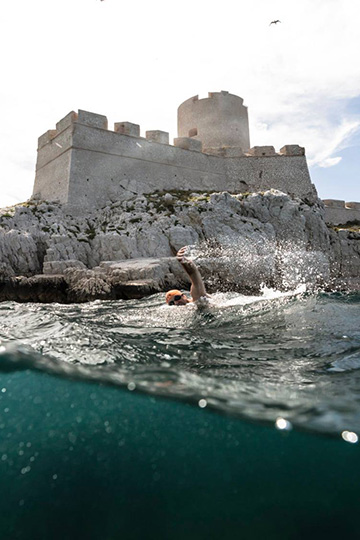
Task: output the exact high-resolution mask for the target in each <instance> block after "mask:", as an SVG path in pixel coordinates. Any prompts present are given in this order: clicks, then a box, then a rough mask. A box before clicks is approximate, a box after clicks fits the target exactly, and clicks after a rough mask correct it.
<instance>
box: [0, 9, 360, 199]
mask: <svg viewBox="0 0 360 540" xmlns="http://www.w3.org/2000/svg"><path fill="white" fill-rule="evenodd" d="M273 20H280V21H281V22H279V23H278V24H276V25H275V24H270V22H271V21H273ZM359 21H360V2H359V1H358V0H301V1H294V0H251V1H248V2H245V1H243V0H234V1H233V0H222V2H215V1H214V0H206V1H205V0H182V2H181V3H179V2H171V1H169V0H151V1H149V0H132V1H129V0H103V1H101V0H8V1H7V2H5V3H3V5H2V14H1V19H0V46H1V51H2V55H1V56H2V60H1V74H2V77H1V80H2V83H1V85H0V107H1V110H0V118H1V129H0V149H1V151H0V165H1V167H0V207H4V206H7V205H11V204H15V203H18V202H23V201H25V200H27V199H28V198H29V197H30V196H31V193H32V189H33V183H34V177H35V164H36V152H37V139H38V137H39V136H40V135H41V134H43V133H44V132H45V131H47V130H48V129H54V128H55V124H56V122H58V121H59V120H60V119H61V118H63V117H64V116H65V115H66V114H67V113H68V112H70V111H72V110H74V111H77V110H78V109H83V110H87V111H90V112H95V113H99V114H104V115H105V116H107V118H108V120H109V129H112V126H113V124H114V122H121V121H129V122H133V123H136V124H140V127H141V135H142V136H145V131H147V130H157V129H159V130H163V131H168V132H170V141H172V139H173V138H174V137H176V136H177V133H176V114H177V107H178V106H179V105H180V104H181V103H182V102H183V101H185V100H186V99H188V98H189V97H191V96H194V95H199V98H202V97H207V94H208V92H219V91H221V90H227V91H229V92H230V93H232V94H236V95H238V96H241V97H242V98H244V104H245V105H246V106H247V107H248V111H249V123H250V142H251V146H261V145H272V146H274V147H275V150H276V151H279V149H280V148H281V147H282V146H284V145H285V144H300V145H301V146H304V147H305V149H306V155H307V159H308V164H309V168H310V174H311V178H312V181H313V182H314V184H315V186H316V188H317V190H318V193H319V196H320V197H321V198H324V199H327V198H330V199H343V200H345V201H360V62H359V58H358V55H359V53H358V51H359V50H360V32H359V28H358V25H359Z"/></svg>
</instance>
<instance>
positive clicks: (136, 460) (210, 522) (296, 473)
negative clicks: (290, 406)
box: [0, 370, 360, 540]
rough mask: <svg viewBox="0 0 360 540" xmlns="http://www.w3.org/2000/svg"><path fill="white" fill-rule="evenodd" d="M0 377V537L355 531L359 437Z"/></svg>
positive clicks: (49, 380) (37, 376) (92, 387)
mask: <svg viewBox="0 0 360 540" xmlns="http://www.w3.org/2000/svg"><path fill="white" fill-rule="evenodd" d="M0 385H1V387H2V388H6V393H5V394H3V396H6V397H3V399H2V404H1V405H2V407H3V405H5V404H6V408H7V409H8V412H7V413H5V418H4V417H3V418H2V424H1V434H2V436H1V443H0V459H1V462H0V470H1V488H2V489H1V491H2V497H1V499H2V502H1V510H2V511H1V516H2V517H1V522H0V537H1V538H9V539H10V538H14V539H34V540H35V539H38V540H43V539H44V540H45V539H50V538H51V539H58V538H59V539H60V538H67V539H75V538H86V539H103V540H115V539H119V538H126V539H138V538H160V539H168V538H172V539H183V538H190V539H205V538H214V539H215V538H229V539H230V538H249V539H257V538H267V539H278V538H284V539H285V538H291V539H297V538H299V539H300V538H303V537H304V536H307V537H310V538H335V537H338V536H339V535H351V536H354V535H356V534H357V531H358V518H357V513H358V504H359V475H360V463H359V449H358V446H357V445H350V444H346V443H344V442H343V441H341V440H335V439H333V438H327V437H324V436H316V435H311V434H306V433H299V432H296V431H294V430H293V431H290V432H280V431H278V430H276V429H273V428H269V427H265V426H260V425H253V424H250V423H246V422H243V421H240V420H238V419H233V418H230V417H227V416H223V415H219V414H216V413H213V412H209V411H207V410H206V409H205V410H204V409H200V408H196V407H193V406H191V405H189V404H184V403H180V402H175V401H167V400H164V399H162V398H155V397H151V396H147V395H141V394H136V393H133V392H129V391H126V390H119V389H118V388H109V387H106V386H101V385H97V384H87V383H84V382H71V383H69V382H67V381H65V380H61V379H58V378H54V377H51V376H50V375H47V374H44V373H34V372H31V371H27V370H26V371H24V372H16V373H8V374H2V375H1V379H0ZM30 445H31V446H30ZM22 452H23V453H22ZM4 456H6V458H5V459H4ZM32 458H34V459H32Z"/></svg>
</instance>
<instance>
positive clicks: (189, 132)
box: [178, 90, 250, 153]
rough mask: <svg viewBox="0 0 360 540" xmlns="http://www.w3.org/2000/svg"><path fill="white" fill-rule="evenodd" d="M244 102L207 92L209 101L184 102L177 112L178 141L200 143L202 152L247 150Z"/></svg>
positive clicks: (246, 122)
mask: <svg viewBox="0 0 360 540" xmlns="http://www.w3.org/2000/svg"><path fill="white" fill-rule="evenodd" d="M243 102H244V100H243V99H242V98H241V97H239V96H234V95H233V94H229V92H225V91H224V90H223V91H221V92H209V94H208V97H207V98H205V99H199V96H194V97H192V98H190V99H187V100H186V101H184V103H182V104H181V105H180V107H179V108H178V137H193V138H194V139H198V140H200V141H201V142H202V145H203V151H205V152H207V153H212V149H213V150H214V151H216V149H220V148H224V147H235V148H241V150H242V151H243V152H247V151H248V149H249V148H250V136H249V120H248V112H247V107H244V105H243Z"/></svg>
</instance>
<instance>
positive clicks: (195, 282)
mask: <svg viewBox="0 0 360 540" xmlns="http://www.w3.org/2000/svg"><path fill="white" fill-rule="evenodd" d="M186 249H187V248H186V246H184V247H182V248H181V249H179V251H178V252H177V254H176V258H177V260H178V261H179V263H180V264H181V266H182V267H183V269H184V270H185V272H186V273H187V275H188V276H189V278H190V280H191V288H190V294H191V298H188V297H187V296H186V295H185V294H183V293H182V292H181V291H178V290H177V289H173V290H171V291H168V292H167V293H166V295H165V300H166V303H167V304H168V305H169V306H185V305H186V304H189V303H190V302H196V300H199V299H200V298H202V297H209V295H208V294H207V292H206V289H205V285H204V282H203V280H202V277H201V274H200V272H199V269H198V267H197V266H196V264H195V263H194V261H191V260H190V259H187V258H186V257H185V252H186Z"/></svg>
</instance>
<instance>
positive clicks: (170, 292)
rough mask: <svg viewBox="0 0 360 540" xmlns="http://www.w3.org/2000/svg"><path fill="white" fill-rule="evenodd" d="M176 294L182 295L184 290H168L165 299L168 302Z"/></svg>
mask: <svg viewBox="0 0 360 540" xmlns="http://www.w3.org/2000/svg"><path fill="white" fill-rule="evenodd" d="M174 296H182V292H181V291H179V290H178V289H172V290H171V291H168V292H167V293H166V295H165V300H166V302H167V303H169V302H171V300H173V298H174Z"/></svg>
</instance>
